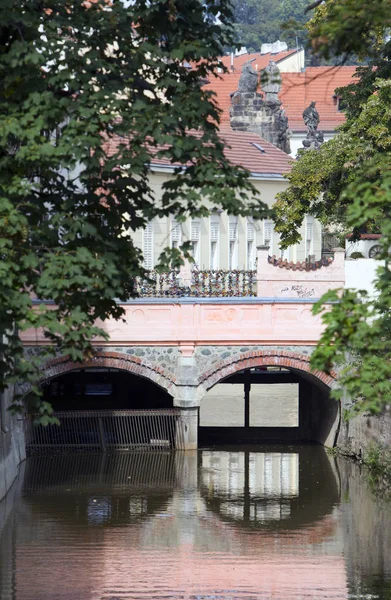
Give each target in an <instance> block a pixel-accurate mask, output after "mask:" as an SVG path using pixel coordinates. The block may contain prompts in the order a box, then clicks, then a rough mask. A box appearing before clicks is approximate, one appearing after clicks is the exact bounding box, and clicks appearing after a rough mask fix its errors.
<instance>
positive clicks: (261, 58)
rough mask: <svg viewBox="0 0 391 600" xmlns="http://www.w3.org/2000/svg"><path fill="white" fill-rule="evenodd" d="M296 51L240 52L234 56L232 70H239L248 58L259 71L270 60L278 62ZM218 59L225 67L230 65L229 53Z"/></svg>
mask: <svg viewBox="0 0 391 600" xmlns="http://www.w3.org/2000/svg"><path fill="white" fill-rule="evenodd" d="M296 52H297V50H296V49H294V50H285V51H284V52H276V53H275V54H272V53H271V52H268V53H267V54H260V53H259V52H253V53H252V54H250V53H248V54H247V53H246V54H241V55H240V56H234V65H233V66H234V70H235V71H241V70H242V67H243V65H244V63H246V62H248V61H249V60H252V61H253V65H254V68H256V69H257V70H258V71H259V70H260V69H265V67H267V65H268V64H269V62H270V61H271V60H274V62H275V63H279V62H280V61H281V60H284V58H288V56H291V55H292V54H296ZM220 61H221V62H222V63H223V65H224V66H225V67H226V68H227V69H229V68H230V67H231V56H230V55H229V54H228V55H227V56H223V57H221V58H220Z"/></svg>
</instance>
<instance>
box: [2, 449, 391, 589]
mask: <svg viewBox="0 0 391 600" xmlns="http://www.w3.org/2000/svg"><path fill="white" fill-rule="evenodd" d="M344 464H345V463H344ZM339 468H341V467H339ZM353 473H356V471H354V470H353ZM344 478H345V479H344V482H343V488H344V491H343V504H342V505H341V501H340V498H341V494H340V489H339V486H340V483H339V475H338V471H337V469H336V467H335V462H334V459H330V458H329V457H328V456H327V455H326V453H325V452H324V450H323V449H322V448H320V447H304V448H284V449H281V448H265V449H264V451H262V452H259V451H255V450H253V449H251V448H249V449H246V450H244V451H241V452H237V451H232V450H227V451H220V450H219V451H214V450H209V451H207V450H205V451H202V452H199V453H198V454H197V453H186V454H184V453H182V454H179V453H178V454H170V453H167V454H147V455H145V454H142V453H140V454H119V455H108V456H102V455H97V456H84V457H83V456H73V457H71V456H68V457H54V458H42V459H40V458H37V457H36V458H34V459H30V460H29V461H28V462H27V463H26V473H25V476H24V479H23V485H22V486H21V491H19V490H18V488H17V486H15V488H14V491H13V493H14V494H15V499H16V501H15V504H14V507H13V510H12V509H10V508H9V506H10V505H9V502H8V508H7V518H6V519H5V518H3V519H1V515H2V514H5V512H4V509H3V508H2V505H0V599H1V600H46V599H47V600H68V599H71V598H72V600H78V599H80V600H102V599H104V600H125V599H132V600H141V599H145V600H147V599H148V600H149V599H154V600H158V599H163V598H164V599H166V600H167V599H173V600H179V599H180V600H184V599H186V600H196V599H197V600H203V599H208V600H211V599H219V600H236V599H237V600H239V599H242V600H244V599H245V600H260V599H270V598H273V599H281V600H282V599H284V600H290V599H292V600H293V599H295V600H296V599H299V598H319V599H325V598H333V599H337V598H340V599H344V600H346V599H347V598H350V597H355V596H356V597H357V596H358V595H359V594H361V596H362V597H368V596H365V594H368V593H369V592H368V590H369V587H368V586H369V583H368V582H369V578H370V577H375V580H376V586H377V587H373V585H374V584H373V585H372V584H371V585H372V588H371V589H372V590H374V589H376V590H377V591H376V595H375V596H373V597H375V598H376V597H377V598H382V596H381V595H379V594H381V593H382V590H384V591H385V589H386V585H387V583H386V582H387V580H388V579H389V578H390V575H391V571H390V569H389V564H388V563H387V560H388V559H386V558H385V555H386V545H385V543H386V542H388V541H390V542H391V537H390V526H389V523H388V525H387V524H386V521H385V520H384V514H383V513H382V512H381V510H378V511H377V513H376V512H375V511H374V510H373V511H372V510H370V509H369V507H370V502H369V501H368V500H367V495H366V494H367V493H366V492H365V486H364V483H363V482H362V481H361V479H358V480H356V479H354V477H353V474H352V473H346V474H344ZM346 481H349V482H350V484H349V485H350V487H349V490H348V491H347V490H346V485H347V483H346ZM349 494H350V495H351V497H350V498H349V499H348V496H349ZM363 498H365V499H366V504H365V506H366V510H367V512H368V511H369V514H370V515H371V519H372V526H374V525H375V521H376V514H377V515H378V516H381V518H383V521H382V527H383V531H378V532H377V536H376V538H375V539H377V541H378V542H381V544H380V548H381V554H382V556H381V559H382V561H383V562H382V565H383V569H382V572H381V579H379V570H378V566H379V564H380V563H379V561H380V549H379V546H376V544H375V542H373V544H372V546H371V552H373V553H374V554H376V552H377V553H378V554H379V557H378V559H379V560H375V558H373V561H372V566H373V567H375V566H376V569H377V571H376V572H375V569H374V568H371V565H370V564H367V563H365V565H364V563H363V561H362V559H361V555H362V554H363V553H364V551H363V549H361V550H360V544H359V543H357V542H358V537H357V535H358V534H359V535H364V536H365V535H367V534H368V532H369V529H370V527H369V525H368V527H367V528H366V527H365V526H364V524H363V521H365V518H364V519H363V518H362V515H361V522H360V523H361V524H360V526H359V532H358V533H357V535H356V534H355V533H354V532H355V527H357V523H358V521H357V523H356V521H355V520H356V518H357V515H356V514H354V511H355V510H358V509H360V510H361V508H362V506H361V505H362V500H363ZM358 499H360V502H358ZM371 502H372V503H373V500H372V501H371ZM374 506H376V503H375V504H374ZM377 508H379V507H377ZM2 510H3V512H2ZM386 532H388V533H386ZM387 536H388V537H387ZM380 538H381V539H380ZM360 552H361V554H360ZM358 557H360V558H358ZM360 561H361V562H360ZM361 574H364V575H365V578H366V579H365V578H363V577H361ZM364 579H365V581H364ZM365 586H367V587H365ZM379 590H380V592H379ZM384 597H385V596H384Z"/></svg>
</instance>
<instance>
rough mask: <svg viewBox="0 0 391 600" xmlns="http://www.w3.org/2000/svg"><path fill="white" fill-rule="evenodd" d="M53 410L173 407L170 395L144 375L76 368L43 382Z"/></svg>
mask: <svg viewBox="0 0 391 600" xmlns="http://www.w3.org/2000/svg"><path fill="white" fill-rule="evenodd" d="M42 391H43V399H44V400H45V401H46V402H49V403H50V404H51V405H52V406H53V409H54V411H76V410H108V409H133V410H134V409H138V410H142V409H158V408H172V406H173V401H172V396H170V394H169V393H168V392H167V391H166V390H164V389H163V388H162V387H160V386H158V385H157V384H156V383H154V382H153V381H149V380H148V379H146V378H145V377H141V376H139V375H135V374H133V373H129V372H127V371H121V370H120V369H112V368H103V367H102V368H86V369H77V370H73V371H70V372H68V373H65V374H63V375H59V376H57V377H54V378H53V379H50V380H49V381H46V382H44V383H43V384H42Z"/></svg>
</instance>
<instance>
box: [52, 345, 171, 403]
mask: <svg viewBox="0 0 391 600" xmlns="http://www.w3.org/2000/svg"><path fill="white" fill-rule="evenodd" d="M93 367H103V368H111V369H119V370H121V371H127V372H128V373H131V374H133V375H139V376H140V377H144V378H145V379H149V380H150V381H152V382H153V383H156V385H158V386H159V387H161V388H163V389H164V390H166V392H168V393H169V394H171V395H172V396H173V395H174V388H175V379H176V378H175V375H173V374H172V373H170V372H169V371H168V370H167V369H164V368H162V367H159V366H158V365H155V364H152V363H149V362H148V361H146V360H145V359H144V358H143V359H141V358H140V357H138V356H133V355H131V354H126V353H122V352H109V351H99V352H96V353H94V355H93V356H92V357H91V358H90V359H86V360H84V361H82V362H75V361H72V360H70V358H69V356H61V357H58V358H54V359H52V360H50V361H49V362H48V363H46V365H45V366H44V368H43V373H42V377H41V379H40V383H43V382H44V381H47V380H49V379H53V378H54V377H57V376H58V375H64V374H66V373H69V372H71V371H74V370H76V369H88V368H93Z"/></svg>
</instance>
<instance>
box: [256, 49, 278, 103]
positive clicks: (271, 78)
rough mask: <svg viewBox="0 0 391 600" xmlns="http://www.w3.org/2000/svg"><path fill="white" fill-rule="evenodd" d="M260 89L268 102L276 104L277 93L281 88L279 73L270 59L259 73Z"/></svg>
mask: <svg viewBox="0 0 391 600" xmlns="http://www.w3.org/2000/svg"><path fill="white" fill-rule="evenodd" d="M261 84H262V90H263V91H264V92H265V101H266V102H267V103H268V104H278V103H279V99H278V94H279V92H280V90H281V73H280V69H279V68H278V67H277V65H276V63H275V62H274V61H273V60H271V61H270V62H269V64H268V66H267V67H266V68H265V69H263V71H262V73H261Z"/></svg>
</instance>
